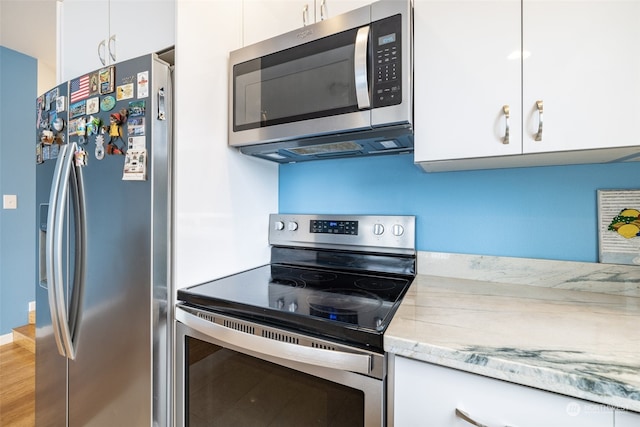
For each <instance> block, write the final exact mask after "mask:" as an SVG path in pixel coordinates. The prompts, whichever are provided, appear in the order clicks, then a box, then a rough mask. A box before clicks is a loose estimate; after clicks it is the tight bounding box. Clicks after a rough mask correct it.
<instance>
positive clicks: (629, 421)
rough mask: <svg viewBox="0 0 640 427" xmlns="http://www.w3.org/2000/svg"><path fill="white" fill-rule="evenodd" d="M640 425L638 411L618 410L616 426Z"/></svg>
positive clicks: (635, 426) (633, 426) (630, 426)
mask: <svg viewBox="0 0 640 427" xmlns="http://www.w3.org/2000/svg"><path fill="white" fill-rule="evenodd" d="M638 426H640V414H639V413H637V412H629V411H621V410H616V427H638Z"/></svg>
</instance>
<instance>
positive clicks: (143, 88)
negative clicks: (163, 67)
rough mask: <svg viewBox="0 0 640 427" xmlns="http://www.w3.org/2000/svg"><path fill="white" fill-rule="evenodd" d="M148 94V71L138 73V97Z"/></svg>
mask: <svg viewBox="0 0 640 427" xmlns="http://www.w3.org/2000/svg"><path fill="white" fill-rule="evenodd" d="M148 96H149V71H143V72H141V73H138V99H140V98H146V97H148Z"/></svg>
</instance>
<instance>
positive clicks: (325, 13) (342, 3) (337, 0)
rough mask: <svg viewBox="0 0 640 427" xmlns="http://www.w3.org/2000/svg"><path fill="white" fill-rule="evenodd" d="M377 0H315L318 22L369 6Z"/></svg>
mask: <svg viewBox="0 0 640 427" xmlns="http://www.w3.org/2000/svg"><path fill="white" fill-rule="evenodd" d="M374 1H376V0H315V3H316V22H318V21H323V20H325V19H327V18H333V17H334V16H338V15H342V14H343V13H345V12H349V11H350V10H353V9H357V8H359V7H362V6H367V5H370V4H371V3H373V2H374Z"/></svg>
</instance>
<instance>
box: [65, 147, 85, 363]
mask: <svg viewBox="0 0 640 427" xmlns="http://www.w3.org/2000/svg"><path fill="white" fill-rule="evenodd" d="M71 157H72V161H71V163H72V164H73V163H74V161H75V152H74V154H73V156H71ZM70 183H71V186H70V190H71V192H72V196H73V197H72V199H73V205H72V206H73V210H74V224H75V262H74V274H73V288H72V290H71V297H70V300H69V321H68V323H65V325H66V326H67V333H68V336H69V342H68V343H69V347H68V348H67V356H68V357H69V359H72V360H73V359H75V358H76V351H77V340H78V335H79V330H80V320H81V319H82V301H83V300H84V287H85V271H86V269H85V265H86V264H85V260H86V235H87V232H86V230H87V226H86V224H87V222H86V209H85V203H84V194H85V193H84V181H83V177H82V167H81V166H72V167H71V170H70Z"/></svg>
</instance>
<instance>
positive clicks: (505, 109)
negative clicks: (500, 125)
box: [502, 105, 509, 144]
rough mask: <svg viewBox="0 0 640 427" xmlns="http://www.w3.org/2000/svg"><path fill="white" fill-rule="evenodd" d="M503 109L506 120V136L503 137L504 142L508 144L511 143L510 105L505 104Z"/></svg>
mask: <svg viewBox="0 0 640 427" xmlns="http://www.w3.org/2000/svg"><path fill="white" fill-rule="evenodd" d="M502 111H503V112H504V121H505V128H504V138H503V139H502V143H503V144H508V143H509V106H508V105H503V106H502Z"/></svg>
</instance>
